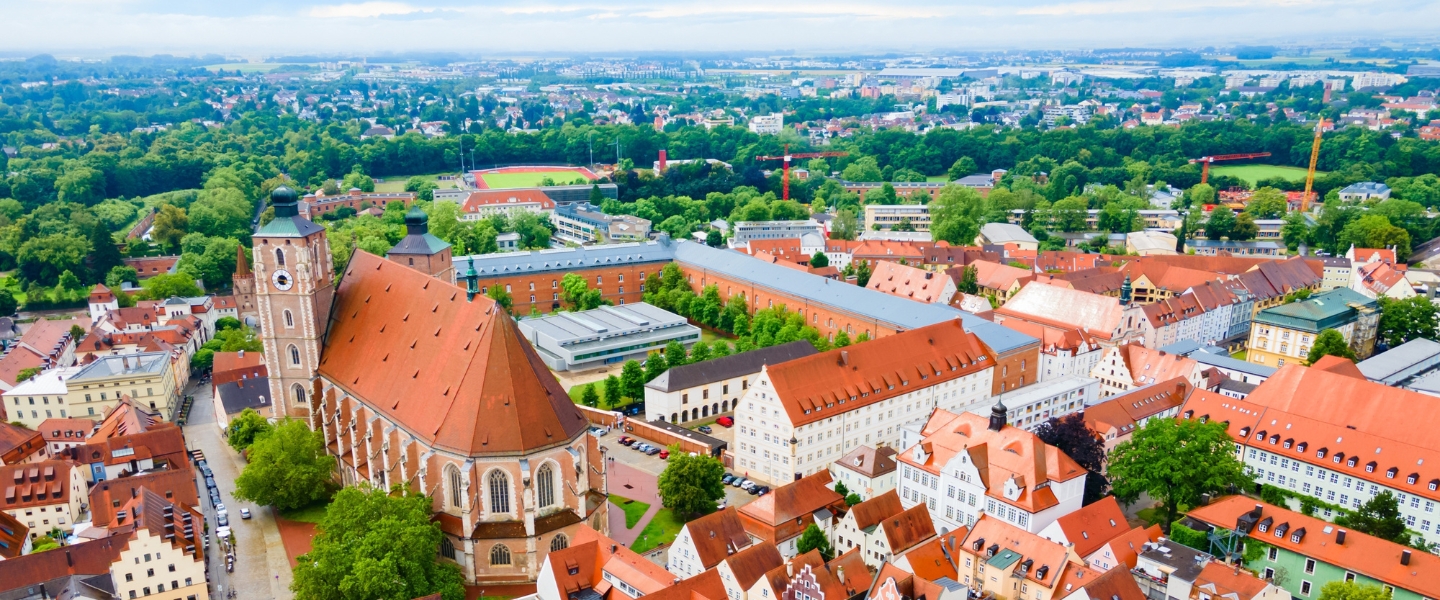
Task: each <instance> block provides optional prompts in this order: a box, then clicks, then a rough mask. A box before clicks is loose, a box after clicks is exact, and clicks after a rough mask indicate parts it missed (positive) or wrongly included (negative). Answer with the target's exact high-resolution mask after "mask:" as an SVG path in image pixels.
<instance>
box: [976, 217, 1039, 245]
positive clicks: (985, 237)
mask: <svg viewBox="0 0 1440 600" xmlns="http://www.w3.org/2000/svg"><path fill="white" fill-rule="evenodd" d="M985 244H994V245H996V246H1004V245H1006V244H1015V247H1016V248H1018V249H1020V250H1037V249H1039V248H1040V242H1039V241H1037V240H1036V239H1035V236H1033V235H1030V232H1028V231H1025V228H1024V227H1021V226H1019V225H1011V224H1009V223H986V224H985V225H983V226H981V227H980V236H979V237H977V238H975V245H977V246H981V245H985Z"/></svg>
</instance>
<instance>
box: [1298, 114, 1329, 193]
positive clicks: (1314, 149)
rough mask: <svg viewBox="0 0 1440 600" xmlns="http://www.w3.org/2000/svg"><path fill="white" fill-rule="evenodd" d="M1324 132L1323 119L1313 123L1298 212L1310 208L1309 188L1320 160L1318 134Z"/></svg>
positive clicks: (1311, 186)
mask: <svg viewBox="0 0 1440 600" xmlns="http://www.w3.org/2000/svg"><path fill="white" fill-rule="evenodd" d="M1324 132H1325V119H1320V122H1319V123H1316V124H1315V143H1314V144H1312V145H1311V146H1310V169H1309V170H1308V171H1306V172H1305V195H1303V196H1301V197H1300V212H1302V213H1303V212H1305V211H1306V210H1309V209H1310V193H1311V192H1310V190H1312V189H1314V188H1315V163H1316V162H1317V161H1319V160H1320V134H1322V133H1324Z"/></svg>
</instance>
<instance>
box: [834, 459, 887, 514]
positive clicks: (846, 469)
mask: <svg viewBox="0 0 1440 600" xmlns="http://www.w3.org/2000/svg"><path fill="white" fill-rule="evenodd" d="M896 454H897V452H896V451H895V449H894V448H892V447H890V446H881V447H879V448H876V447H873V446H857V447H856V448H855V449H854V450H851V451H850V453H849V454H846V455H845V456H843V457H841V458H840V460H837V461H835V462H833V463H830V476H831V477H833V478H834V479H835V483H837V484H844V485H845V489H846V490H848V492H849V493H850V494H855V495H857V496H860V499H861V500H862V501H863V500H869V499H871V498H874V497H876V496H879V495H881V494H884V493H885V492H888V491H890V490H893V489H895V469H896V466H897V465H898V463H896V462H895V455H896Z"/></svg>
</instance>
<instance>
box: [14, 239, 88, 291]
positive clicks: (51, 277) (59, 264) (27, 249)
mask: <svg viewBox="0 0 1440 600" xmlns="http://www.w3.org/2000/svg"><path fill="white" fill-rule="evenodd" d="M89 253H90V243H89V241H88V240H86V238H85V237H83V236H74V235H69V234H66V233H52V234H48V235H43V236H37V237H32V238H30V239H29V240H26V241H25V243H24V244H21V245H20V251H19V252H18V253H16V255H15V261H16V263H17V264H18V266H19V267H20V275H21V277H22V278H23V279H25V280H28V281H36V282H40V283H42V284H44V285H54V284H55V282H57V281H59V279H60V274H61V273H63V272H65V271H70V272H72V273H73V272H75V271H81V270H82V269H83V267H84V263H85V256H86V255H88V254H89Z"/></svg>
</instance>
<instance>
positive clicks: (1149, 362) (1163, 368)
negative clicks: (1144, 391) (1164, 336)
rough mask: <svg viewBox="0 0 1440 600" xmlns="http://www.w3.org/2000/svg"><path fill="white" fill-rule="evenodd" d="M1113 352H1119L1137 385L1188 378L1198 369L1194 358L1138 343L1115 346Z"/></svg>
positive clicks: (1198, 364) (1131, 378)
mask: <svg viewBox="0 0 1440 600" xmlns="http://www.w3.org/2000/svg"><path fill="white" fill-rule="evenodd" d="M1114 352H1119V353H1120V358H1121V360H1123V361H1125V366H1126V367H1127V368H1128V369H1129V370H1130V380H1131V381H1133V382H1134V385H1135V386H1137V387H1138V386H1146V385H1150V384H1152V383H1156V382H1159V381H1167V380H1170V379H1174V378H1176V377H1183V378H1185V379H1190V377H1191V376H1192V374H1194V373H1197V372H1199V369H1200V363H1197V362H1195V359H1192V358H1189V357H1186V356H1181V355H1179V354H1173V353H1169V352H1165V351H1164V350H1153V349H1150V348H1146V347H1145V346H1143V345H1141V344H1138V343H1129V344H1122V345H1120V346H1116V347H1115V349H1114Z"/></svg>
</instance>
